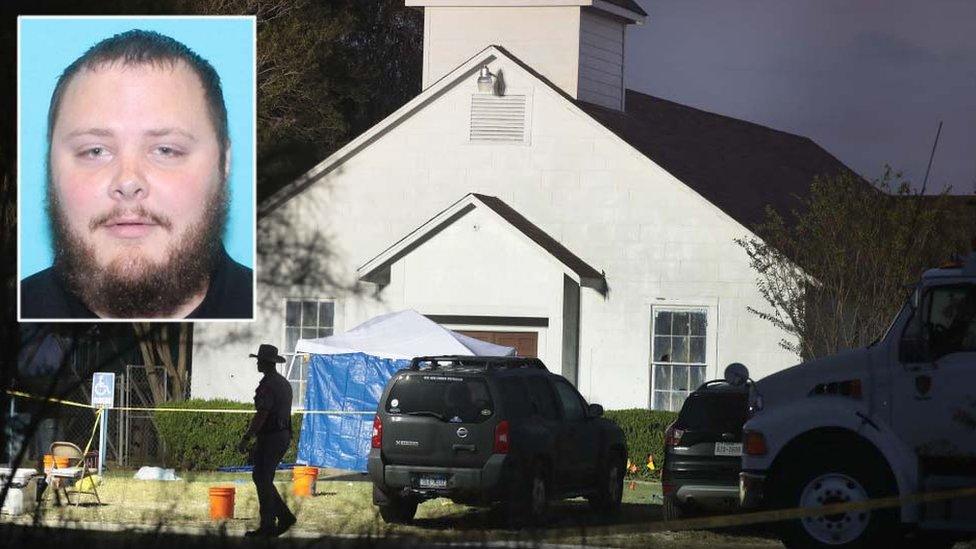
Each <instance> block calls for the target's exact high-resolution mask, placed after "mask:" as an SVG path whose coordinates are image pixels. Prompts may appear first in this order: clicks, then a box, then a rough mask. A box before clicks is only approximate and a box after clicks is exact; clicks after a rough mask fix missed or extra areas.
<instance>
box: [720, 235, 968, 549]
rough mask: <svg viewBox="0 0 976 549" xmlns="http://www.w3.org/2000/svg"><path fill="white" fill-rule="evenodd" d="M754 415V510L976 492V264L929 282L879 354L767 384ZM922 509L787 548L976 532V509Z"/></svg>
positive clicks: (743, 496) (930, 276)
mask: <svg viewBox="0 0 976 549" xmlns="http://www.w3.org/2000/svg"><path fill="white" fill-rule="evenodd" d="M730 370H731V371H732V372H733V373H735V370H736V369H735V368H732V367H731V366H730ZM727 372H729V371H728V370H727ZM738 375H739V376H740V380H741V379H745V378H747V376H748V371H747V370H745V369H744V368H742V367H741V366H739V371H738ZM728 376H729V374H728V373H727V377H728ZM742 376H744V377H742ZM733 377H734V376H733ZM750 406H751V408H752V415H751V417H750V419H749V420H748V422H747V423H746V424H745V426H744V428H743V456H742V473H741V474H740V489H739V492H740V503H741V504H742V506H744V507H746V508H753V509H795V508H803V507H818V506H822V505H826V504H831V503H842V502H856V501H863V500H868V499H875V498H883V497H900V496H911V495H915V494H920V493H930V492H943V491H945V490H954V489H959V488H963V489H965V488H972V487H976V252H974V253H972V254H970V255H969V256H968V258H967V259H965V260H964V261H959V262H955V263H950V264H946V265H943V266H942V267H940V268H938V269H931V270H929V271H927V272H925V274H924V275H923V277H922V279H921V280H920V281H919V282H918V284H917V285H916V287H915V289H914V291H913V292H912V293H911V296H910V297H909V299H908V301H907V302H906V303H905V305H904V306H903V307H902V309H901V311H900V312H899V313H898V314H897V316H896V317H895V319H894V320H893V321H892V323H891V325H890V326H889V328H888V330H887V331H886V332H885V333H884V334H883V335H882V336H881V337H880V338H879V339H878V340H877V341H876V342H875V343H873V344H871V345H869V346H868V347H866V348H862V349H856V350H853V351H849V352H845V353H842V354H839V355H835V356H831V357H827V358H822V359H818V360H812V361H810V362H806V363H803V364H800V365H797V366H794V367H792V368H789V369H786V370H783V371H781V372H778V373H776V374H773V375H770V376H768V377H765V378H763V379H760V380H759V381H757V382H755V383H754V384H753V387H752V390H751V396H750ZM943 493H944V492H943ZM906 499H907V500H909V501H906ZM912 499H914V500H915V501H911V500H912ZM917 499H918V498H911V497H908V498H905V499H903V500H901V501H900V502H899V505H898V506H896V507H889V508H886V509H872V510H866V511H863V510H862V511H848V512H843V513H836V514H831V515H821V516H811V517H805V518H801V519H794V520H790V521H787V522H785V523H782V525H781V526H782V528H781V530H780V532H781V537H782V539H783V541H784V543H786V545H787V546H789V547H867V546H870V547H886V546H889V545H890V544H891V543H894V542H898V541H900V540H901V539H902V538H903V537H904V536H906V535H910V536H912V537H916V538H918V540H919V541H918V543H917V544H919V545H920V546H921V545H924V546H926V547H928V546H932V545H941V546H944V547H947V546H950V545H951V544H952V543H953V541H954V540H955V539H960V538H966V537H969V536H971V535H972V533H973V532H976V497H972V496H969V497H959V498H956V499H950V500H941V501H930V502H919V501H917Z"/></svg>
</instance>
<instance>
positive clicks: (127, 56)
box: [47, 29, 230, 175]
mask: <svg viewBox="0 0 976 549" xmlns="http://www.w3.org/2000/svg"><path fill="white" fill-rule="evenodd" d="M180 61H183V62H184V63H186V64H187V66H188V67H190V69H192V70H193V72H195V73H196V74H197V76H198V77H200V82H201V83H202V84H203V91H204V97H205V98H206V100H207V111H208V112H209V113H210V121H211V123H212V124H213V127H214V130H215V131H216V132H217V144H218V145H219V146H220V171H221V173H223V171H224V159H225V158H226V154H227V146H228V144H229V143H230V136H229V132H228V129H227V106H226V105H225V104H224V94H223V91H222V90H221V88H220V76H219V75H218V74H217V71H216V70H214V68H213V65H211V64H210V63H209V62H208V61H207V60H206V59H204V58H202V57H200V56H199V55H198V54H197V53H196V52H194V51H193V50H191V49H190V48H188V47H186V45H185V44H183V43H182V42H179V41H177V40H174V39H173V38H170V37H169V36H166V35H164V34H160V33H158V32H155V31H146V30H139V29H133V30H130V31H126V32H123V33H120V34H116V35H115V36H113V37H111V38H106V39H105V40H102V41H101V42H99V43H97V44H95V45H94V46H92V47H91V48H89V49H88V51H86V52H85V53H84V55H82V56H81V57H79V58H78V59H76V60H75V61H74V62H73V63H71V64H70V65H68V67H67V68H66V69H64V72H63V73H61V76H60V77H59V78H58V83H57V85H56V86H55V87H54V94H53V95H52V96H51V106H50V108H49V109H48V113H47V140H48V143H50V142H51V137H52V136H53V134H54V124H55V122H56V121H57V117H58V112H59V110H60V109H61V100H62V98H63V96H64V90H65V88H67V87H68V84H69V83H71V79H72V78H74V76H75V75H76V74H77V73H78V71H80V70H81V69H92V70H94V69H97V68H99V67H102V66H105V65H110V64H112V63H122V65H153V66H160V65H167V66H170V67H172V66H175V65H176V64H177V63H179V62H180ZM225 175H226V174H225Z"/></svg>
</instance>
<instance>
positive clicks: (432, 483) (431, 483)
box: [417, 475, 447, 488]
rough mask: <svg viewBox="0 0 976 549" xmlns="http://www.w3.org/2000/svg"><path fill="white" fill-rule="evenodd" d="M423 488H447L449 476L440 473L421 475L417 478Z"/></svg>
mask: <svg viewBox="0 0 976 549" xmlns="http://www.w3.org/2000/svg"><path fill="white" fill-rule="evenodd" d="M417 484H418V485H419V486H420V487H421V488H447V477H444V476H440V475H421V476H420V478H418V479H417Z"/></svg>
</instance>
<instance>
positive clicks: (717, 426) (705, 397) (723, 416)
mask: <svg viewBox="0 0 976 549" xmlns="http://www.w3.org/2000/svg"><path fill="white" fill-rule="evenodd" d="M748 407H749V405H748V401H747V397H746V394H745V393H738V392H736V393H692V394H691V395H690V396H689V397H688V398H687V399H686V400H685V405H684V406H682V408H681V413H680V414H678V424H679V425H681V427H682V428H683V429H687V430H690V431H715V432H723V433H726V432H733V433H735V432H739V431H741V430H742V426H743V425H744V424H745V422H746V419H747V417H746V416H747V414H748Z"/></svg>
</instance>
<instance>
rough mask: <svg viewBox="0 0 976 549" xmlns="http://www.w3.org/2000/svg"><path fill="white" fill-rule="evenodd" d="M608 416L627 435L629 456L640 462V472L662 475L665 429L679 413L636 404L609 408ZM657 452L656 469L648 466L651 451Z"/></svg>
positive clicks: (647, 476)
mask: <svg viewBox="0 0 976 549" xmlns="http://www.w3.org/2000/svg"><path fill="white" fill-rule="evenodd" d="M604 417H606V418H607V419H610V420H612V421H614V422H615V423H616V424H617V425H619V426H620V428H621V429H623V431H624V436H626V437H627V454H628V455H627V457H628V458H629V459H630V461H631V463H634V464H636V465H637V476H640V477H645V478H649V477H654V478H658V477H660V476H661V466H662V464H663V462H664V430H665V429H667V427H668V425H670V424H671V422H672V421H674V420H675V418H677V417H678V414H676V413H674V412H662V411H658V410H645V409H643V408H634V409H629V410H607V411H606V412H605V413H604ZM648 454H651V455H652V456H654V466H655V470H654V471H651V470H650V469H648V468H647V455H648Z"/></svg>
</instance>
